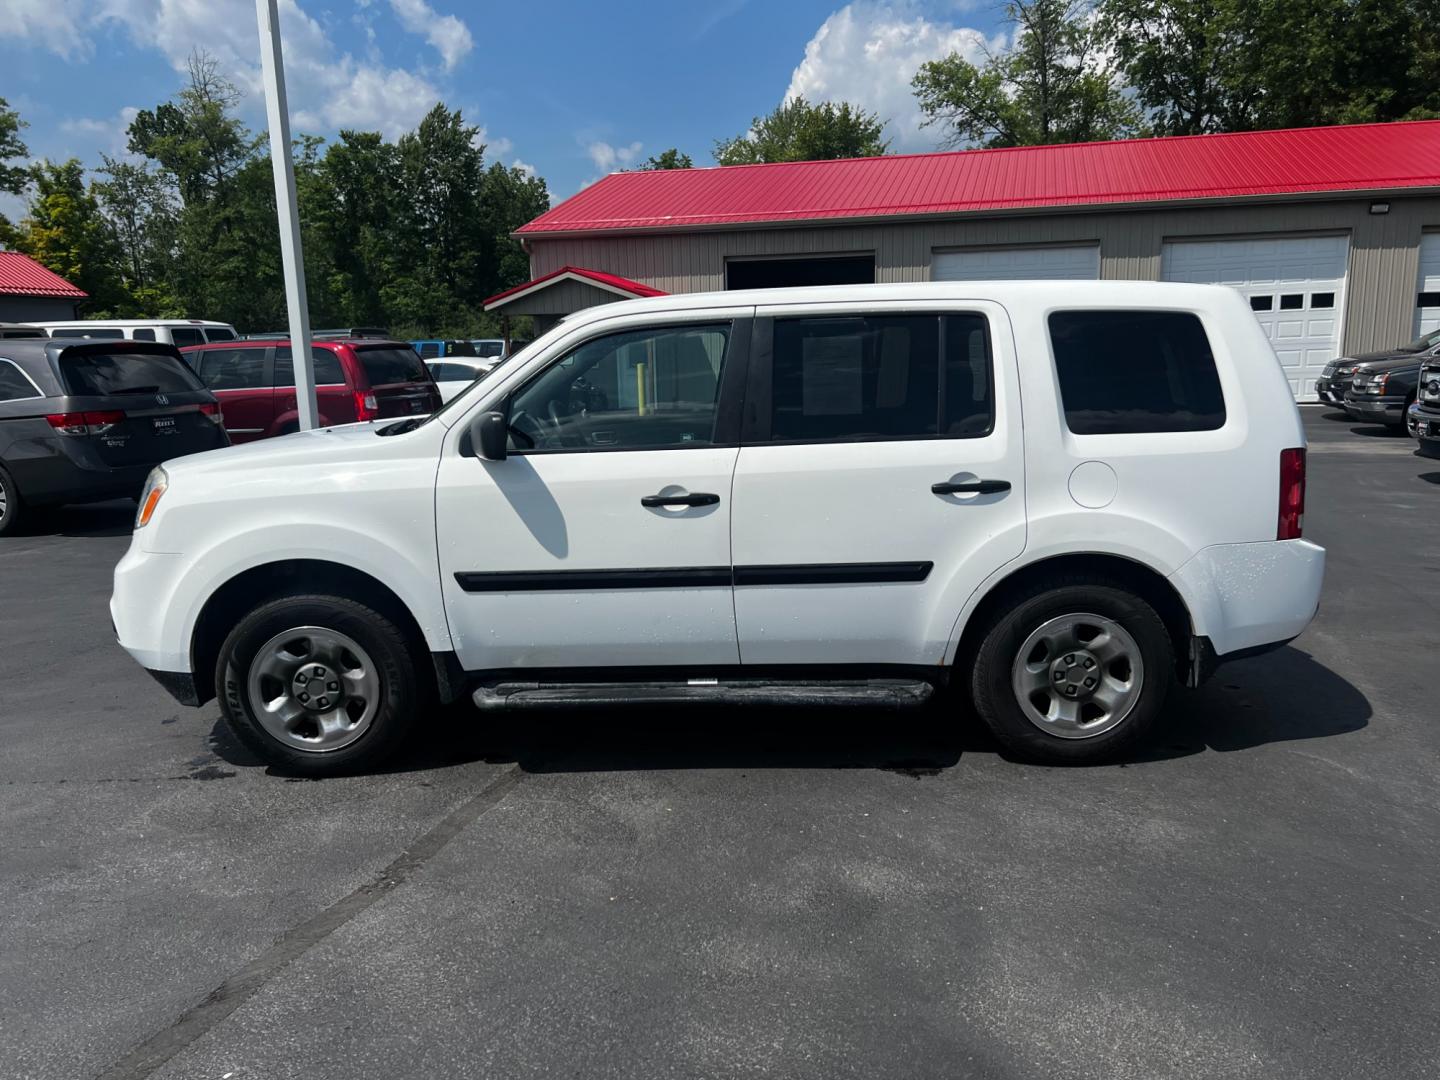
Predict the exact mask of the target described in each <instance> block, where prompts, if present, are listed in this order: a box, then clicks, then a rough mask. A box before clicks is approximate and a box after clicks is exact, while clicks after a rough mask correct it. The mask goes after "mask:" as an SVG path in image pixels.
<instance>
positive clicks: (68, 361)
mask: <svg viewBox="0 0 1440 1080" xmlns="http://www.w3.org/2000/svg"><path fill="white" fill-rule="evenodd" d="M60 377H61V379H62V380H63V381H64V383H65V388H66V389H67V390H68V391H69V392H70V393H71V394H72V395H74V396H75V397H104V396H106V395H109V394H184V393H189V392H191V391H193V390H199V389H201V384H200V380H199V379H197V378H196V377H195V375H194V373H193V372H191V370H190V369H189V368H188V367H186V366H185V364H184V362H182V361H181V360H179V359H177V358H176V357H173V356H165V355H163V354H157V353H93V352H92V353H79V352H76V351H73V350H72V351H69V352H65V353H62V354H61V356H60Z"/></svg>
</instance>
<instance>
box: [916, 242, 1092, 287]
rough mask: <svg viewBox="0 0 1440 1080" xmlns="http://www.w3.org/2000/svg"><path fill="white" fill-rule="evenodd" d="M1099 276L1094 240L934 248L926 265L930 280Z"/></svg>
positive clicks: (1082, 277) (1004, 279)
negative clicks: (1053, 244)
mask: <svg viewBox="0 0 1440 1080" xmlns="http://www.w3.org/2000/svg"><path fill="white" fill-rule="evenodd" d="M1099 276H1100V246H1099V245H1098V244H1081V245H1075V244H1070V245H1067V246H1064V247H1042V246H1036V245H1028V246H1026V247H1010V248H972V249H971V250H969V251H937V252H936V253H935V258H934V261H933V262H932V263H931V265H930V279H931V280H932V281H1029V280H1034V279H1036V278H1069V279H1090V278H1098V277H1099Z"/></svg>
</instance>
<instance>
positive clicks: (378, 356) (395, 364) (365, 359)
mask: <svg viewBox="0 0 1440 1080" xmlns="http://www.w3.org/2000/svg"><path fill="white" fill-rule="evenodd" d="M355 356H356V357H357V358H358V359H359V361H360V366H361V367H362V368H364V369H365V378H366V379H368V380H369V382H370V385H371V386H385V385H387V384H389V383H403V382H430V381H431V380H430V373H429V372H428V371H426V370H425V362H424V361H423V360H421V359H420V357H419V355H418V354H417V353H416V352H415V350H414V349H406V348H399V347H396V348H384V349H356V350H355Z"/></svg>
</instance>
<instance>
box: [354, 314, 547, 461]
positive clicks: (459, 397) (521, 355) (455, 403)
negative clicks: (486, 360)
mask: <svg viewBox="0 0 1440 1080" xmlns="http://www.w3.org/2000/svg"><path fill="white" fill-rule="evenodd" d="M568 329H569V327H568V326H566V325H565V324H564V323H561V324H560V325H559V326H557V327H555V329H554V330H551V331H550V333H548V334H542V335H540V337H538V338H536V339H535V340H534V341H532V342H530V344H529V345H526V346H525V347H524V348H523V349H521V350H520V351H519V352H517V353H511V354H510V355H509V356H507V357H506V358H505V359H504V360H502V361H501V362H500V363H498V364H496V365H495V367H494V368H493V369H492V370H491V371H488V372H486V373H485V374H484V375H482V376H481V377H480V378H479V379H477V380H476V382H483V381H484V380H486V379H488V378H490V376H491V375H493V374H494V373H495V372H496V371H499V370H501V369H502V368H507V367H510V366H511V365H512V364H514V363H515V361H517V360H523V359H525V358H526V357H528V356H530V355H531V354H532V353H533V351H534V349H535V347H536V346H537V345H544V344H545V343H546V342H548V341H549V340H550V339H551V336H552V335H558V334H559V333H560V332H561V331H564V330H568ZM469 397H470V392H469V390H468V389H467V390H465V391H463V392H461V393H459V394H456V395H455V396H454V397H453V398H451V399H450V400H449V401H447V402H446V403H445V404H444V405H442V406H440V408H438V409H436V410H435V411H434V412H433V413H431V414H430V415H429V416H427V417H425V419H423V420H421V421H420V423H418V424H415V425H414V426H413V427H410V426H407V427H406V428H404V430H405V431H413V430H414V429H415V428H417V427H424V426H425V425H426V424H428V423H430V421H432V420H434V419H435V418H436V417H437V416H442V415H444V414H445V413H448V412H451V411H452V410H456V409H458V407H459V406H460V403H461V402H462V401H465V400H467V399H468V398H469ZM400 423H401V424H406V425H409V424H410V421H408V420H402V421H401V422H400ZM392 429H397V430H392ZM398 429H399V424H392V425H391V426H390V428H386V429H383V430H382V431H381V432H380V434H382V435H384V434H386V433H387V432H389V433H391V434H399V433H400V432H399V430H398Z"/></svg>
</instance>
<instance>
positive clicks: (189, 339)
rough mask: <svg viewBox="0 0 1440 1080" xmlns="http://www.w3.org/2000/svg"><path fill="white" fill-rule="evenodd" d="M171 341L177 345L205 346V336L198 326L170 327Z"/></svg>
mask: <svg viewBox="0 0 1440 1080" xmlns="http://www.w3.org/2000/svg"><path fill="white" fill-rule="evenodd" d="M170 340H171V341H172V342H174V343H175V345H176V346H177V347H178V346H183V345H204V344H205V335H204V334H203V333H201V331H200V328H199V327H196V326H172V327H170Z"/></svg>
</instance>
